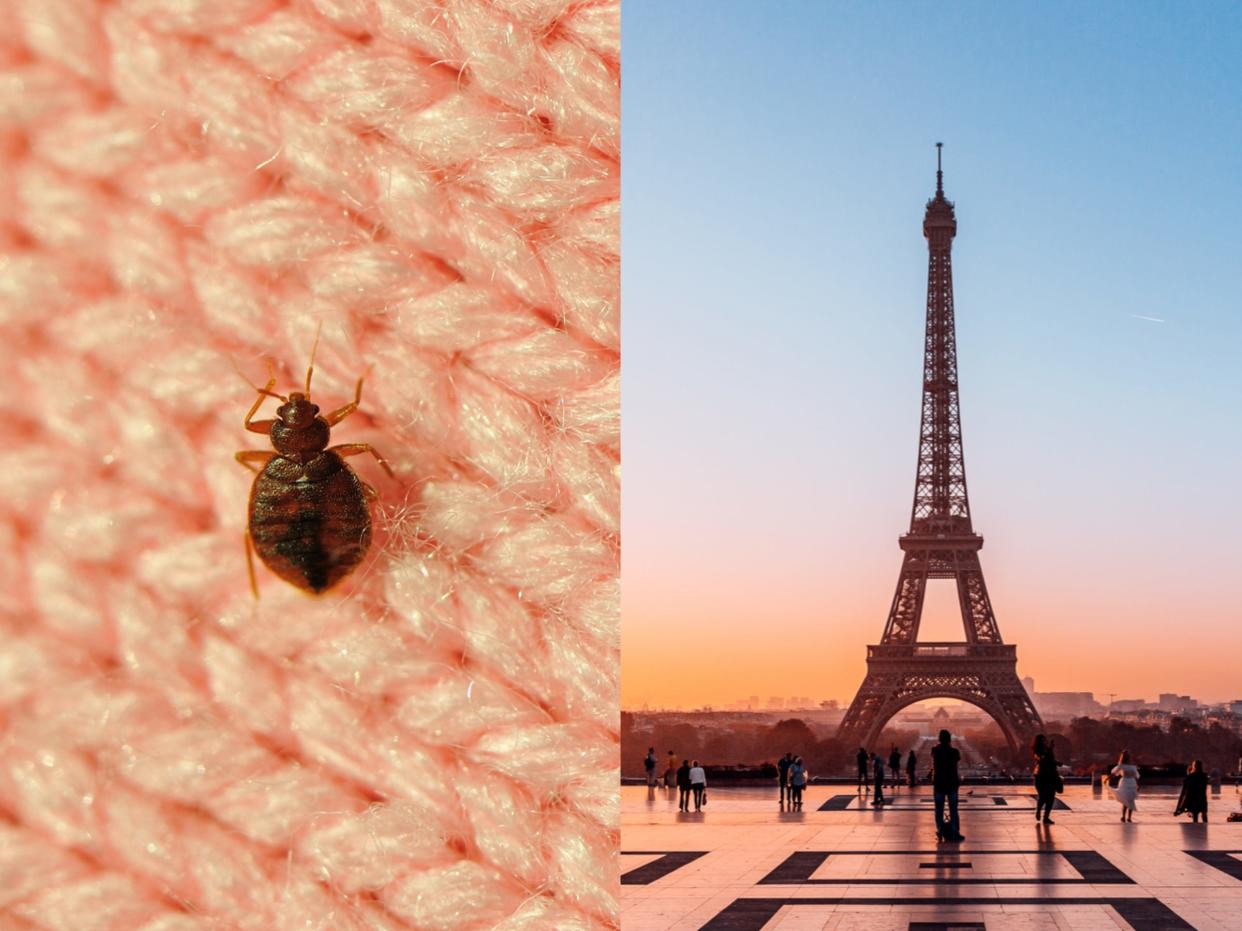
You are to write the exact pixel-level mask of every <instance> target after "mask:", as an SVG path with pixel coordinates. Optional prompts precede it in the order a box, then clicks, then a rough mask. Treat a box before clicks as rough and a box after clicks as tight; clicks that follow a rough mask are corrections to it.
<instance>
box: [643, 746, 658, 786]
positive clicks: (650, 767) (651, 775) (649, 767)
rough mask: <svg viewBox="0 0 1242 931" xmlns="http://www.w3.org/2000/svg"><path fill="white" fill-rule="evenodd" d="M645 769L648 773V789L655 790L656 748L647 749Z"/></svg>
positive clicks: (644, 762) (644, 761)
mask: <svg viewBox="0 0 1242 931" xmlns="http://www.w3.org/2000/svg"><path fill="white" fill-rule="evenodd" d="M643 769H645V770H646V771H647V788H649V789H654V788H655V784H656V755H655V747H648V748H647V758H646V759H645V760H643Z"/></svg>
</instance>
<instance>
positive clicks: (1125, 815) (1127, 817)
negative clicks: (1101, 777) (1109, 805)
mask: <svg viewBox="0 0 1242 931" xmlns="http://www.w3.org/2000/svg"><path fill="white" fill-rule="evenodd" d="M1113 775H1114V776H1118V777H1120V781H1119V782H1118V783H1117V788H1115V789H1113V797H1114V798H1116V799H1117V801H1119V802H1120V803H1121V820H1122V821H1133V820H1134V809H1135V804H1134V803H1135V802H1136V801H1137V800H1138V778H1139V773H1138V767H1137V766H1135V765H1134V764H1133V763H1131V762H1130V751H1129V750H1122V751H1121V759H1120V760H1118V761H1117V765H1116V766H1114V767H1113Z"/></svg>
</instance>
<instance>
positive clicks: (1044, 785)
mask: <svg viewBox="0 0 1242 931" xmlns="http://www.w3.org/2000/svg"><path fill="white" fill-rule="evenodd" d="M1031 756H1032V757H1033V758H1034V761H1035V820H1036V821H1039V815H1040V812H1041V811H1042V812H1043V816H1044V818H1043V821H1044V824H1054V823H1055V822H1053V820H1052V805H1053V803H1054V802H1055V801H1056V800H1057V792H1059V791H1061V790H1063V789H1064V787H1065V784H1064V783H1063V782H1062V781H1061V773H1060V771H1059V770H1058V763H1057V758H1056V754H1054V753H1053V752H1052V741H1051V740H1049V739H1048V738H1047V737H1045V736H1044V735H1043V734H1037V735H1036V737H1035V742H1034V743H1032V744H1031Z"/></svg>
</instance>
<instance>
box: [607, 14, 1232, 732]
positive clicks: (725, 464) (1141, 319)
mask: <svg viewBox="0 0 1242 931" xmlns="http://www.w3.org/2000/svg"><path fill="white" fill-rule="evenodd" d="M623 42H624V48H625V74H624V98H623V108H624V112H623V120H624V124H623V125H624V127H625V134H624V139H625V141H624V153H623V156H624V158H623V163H624V178H623V184H624V193H623V198H624V199H623V203H624V211H623V220H622V222H623V242H624V255H623V266H622V275H623V290H624V299H625V318H624V347H625V349H624V351H625V374H624V387H623V417H624V463H625V465H624V469H625V494H624V508H623V515H624V534H625V544H624V545H625V559H624V570H623V639H622V705H623V707H627V708H632V707H638V706H641V705H642V704H643V703H644V702H645V703H648V704H649V705H651V706H653V707H655V706H687V707H688V706H698V705H702V704H715V705H724V704H727V703H730V702H733V701H735V700H737V699H739V698H743V697H745V696H749V695H759V696H760V697H761V699H762V700H764V701H766V699H767V698H768V696H782V697H787V696H793V695H808V696H811V697H812V698H815V699H821V698H837V699H840V700H842V701H848V700H849V698H851V697H852V695H853V693H854V690H855V689H856V688H857V687H858V685H859V683H860V682H861V681H862V676H863V674H864V671H865V645H866V644H868V643H874V642H876V640H877V639H878V638H879V636H880V633H881V631H882V629H883V625H884V620H885V616H886V612H887V610H888V606H889V602H890V600H891V598H892V593H893V587H894V585H895V583H896V579H897V572H898V568H899V566H900V562H901V554H900V551H899V550H898V547H897V537H898V535H899V534H900V533H902V532H903V531H904V530H905V529H906V528H907V527H908V523H909V513H910V502H911V496H912V493H913V487H914V466H915V456H916V439H917V432H918V423H919V393H920V382H921V371H922V370H921V365H922V339H923V323H924V301H925V296H926V286H927V282H926V255H927V253H926V241H925V240H924V239H923V236H922V229H921V223H922V216H923V207H924V204H925V202H926V200H927V198H928V197H930V196H931V194H932V193H933V192H934V189H935V148H934V143H935V142H936V141H938V140H942V141H943V142H944V144H945V149H944V162H945V164H944V168H945V191H946V194H947V196H948V197H949V198H950V199H951V200H953V201H954V202H955V203H956V205H957V219H958V235H957V239H956V240H955V242H954V249H953V256H954V285H955V294H956V307H957V325H958V353H959V368H960V384H961V395H962V423H963V430H964V435H965V455H966V471H967V478H968V481H969V488H970V498H971V506H972V512H973V516H974V523H975V527H976V529H977V530H978V531H979V532H981V533H982V534H983V536H984V538H985V540H986V544H985V546H984V549H983V552H982V553H981V559H982V562H983V569H984V574H985V578H986V579H987V582H988V586H989V590H990V593H991V596H992V600H993V604H994V607H995V609H996V614H997V619H998V622H999V624H1000V628H1001V633H1002V635H1003V636H1004V637H1005V639H1006V640H1007V641H1008V642H1011V643H1016V644H1017V645H1018V671H1019V674H1020V675H1030V676H1033V677H1034V678H1035V680H1036V688H1037V690H1039V691H1050V690H1076V691H1094V692H1096V693H1097V698H1101V699H1103V700H1107V693H1110V692H1113V693H1116V694H1117V697H1118V698H1130V697H1145V698H1149V699H1154V698H1155V697H1156V695H1157V693H1158V692H1165V691H1175V692H1179V693H1190V694H1192V695H1195V696H1196V697H1200V698H1203V699H1208V700H1220V699H1226V698H1242V584H1240V583H1242V556H1240V555H1239V553H1242V491H1240V489H1239V485H1240V483H1242V234H1240V232H1239V230H1240V229H1242V106H1240V105H1239V101H1240V100H1242V65H1240V64H1239V63H1240V61H1242V56H1239V55H1238V49H1239V48H1240V47H1242V8H1240V7H1237V6H1234V5H1230V4H1225V3H1202V4H1194V5H1170V4H1135V3H1125V4H1122V3H1115V4H1109V3H1093V4H1022V5H1014V4H985V3H961V4H931V3H917V4H916V3H900V4H899V3H891V4H879V3H865V4H827V3H817V2H814V3H813V2H805V3H794V2H785V3H760V2H757V0H748V2H722V0H699V2H689V0H679V2H676V3H656V2H633V3H630V2H627V3H626V4H625V7H624V11H623ZM940 584H941V585H944V586H948V585H951V583H949V582H943V583H940ZM946 596H947V597H946ZM922 637H923V639H929V640H935V639H960V638H961V622H960V617H959V616H958V615H957V609H956V604H955V601H954V598H953V596H952V594H951V592H946V591H940V590H938V589H935V588H934V589H933V590H932V592H931V595H930V598H929V607H928V612H927V613H925V615H924V626H923V633H922Z"/></svg>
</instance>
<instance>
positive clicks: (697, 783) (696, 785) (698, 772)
mask: <svg viewBox="0 0 1242 931" xmlns="http://www.w3.org/2000/svg"><path fill="white" fill-rule="evenodd" d="M706 788H707V773H706V771H704V769H703V767H702V766H700V765H699V761H698V760H695V761H694V763H693V764H692V765H691V766H690V789H691V791H692V792H694V810H695V811H702V810H703V791H704V790H705V789H706Z"/></svg>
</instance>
